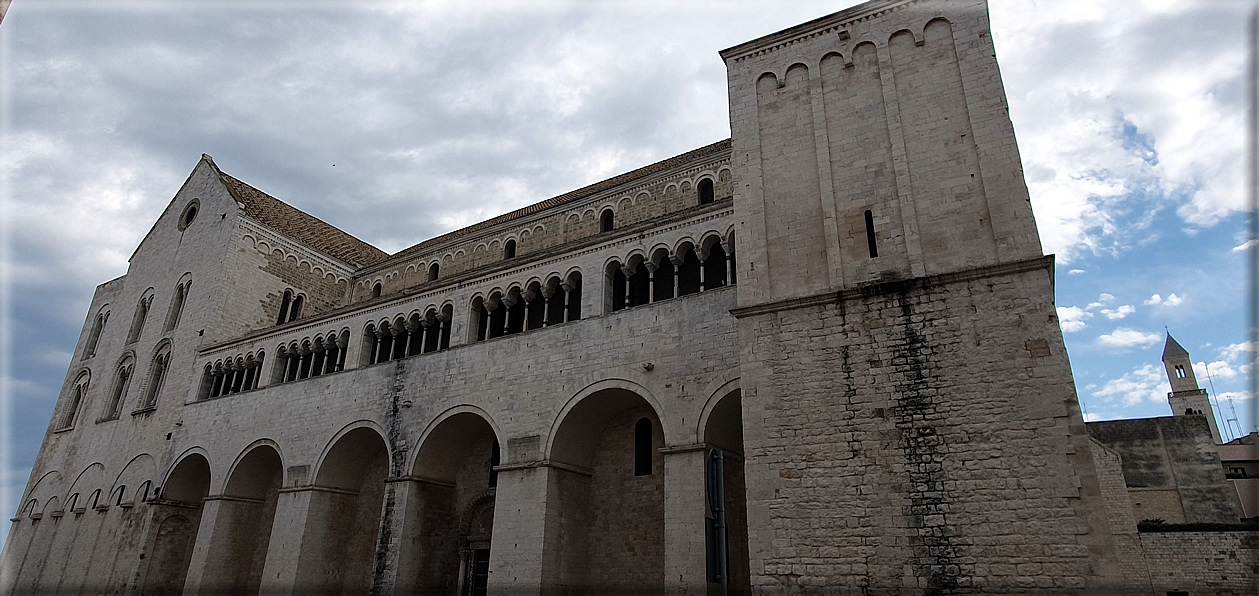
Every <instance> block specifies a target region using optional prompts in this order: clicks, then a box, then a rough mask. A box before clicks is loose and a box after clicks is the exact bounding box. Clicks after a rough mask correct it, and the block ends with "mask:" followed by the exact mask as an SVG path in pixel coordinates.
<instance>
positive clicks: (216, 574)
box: [184, 495, 264, 595]
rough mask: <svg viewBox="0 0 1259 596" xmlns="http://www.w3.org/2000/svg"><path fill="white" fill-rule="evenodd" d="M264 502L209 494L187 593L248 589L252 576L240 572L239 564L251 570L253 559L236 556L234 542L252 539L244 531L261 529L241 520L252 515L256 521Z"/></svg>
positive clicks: (190, 564) (185, 592) (186, 587)
mask: <svg viewBox="0 0 1259 596" xmlns="http://www.w3.org/2000/svg"><path fill="white" fill-rule="evenodd" d="M263 503H264V502H263V500H262V499H246V498H242V497H229V496H223V495H216V496H210V497H206V498H205V501H204V502H203V505H202V507H201V524H200V529H198V530H197V543H196V546H195V547H194V548H193V551H192V560H191V561H190V562H189V564H188V578H187V580H186V581H185V583H184V594H188V595H196V594H222V593H225V592H239V591H243V590H244V589H245V586H246V582H247V580H248V579H249V578H248V577H242V576H240V575H239V573H240V571H241V569H239V565H245V566H246V568H245V570H244V571H248V565H249V564H250V563H252V561H234V560H232V556H233V555H234V554H235V553H233V552H232V549H231V546H232V545H233V543H235V542H238V541H241V540H242V539H243V540H250V539H252V538H246V537H244V536H240V534H249V535H250V536H252V534H253V533H254V532H256V531H258V529H257V528H255V527H252V525H250V524H248V523H240V522H242V521H246V520H248V519H250V518H253V519H254V521H255V522H256V521H257V516H258V514H259V511H260V510H261V509H262V506H263ZM234 534H236V535H234Z"/></svg>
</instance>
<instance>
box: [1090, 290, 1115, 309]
mask: <svg viewBox="0 0 1259 596" xmlns="http://www.w3.org/2000/svg"><path fill="white" fill-rule="evenodd" d="M1114 301H1115V297H1114V296H1113V295H1111V294H1107V293H1105V292H1102V293H1101V294H1100V295H1098V297H1097V301H1096V302H1090V303H1089V304H1088V306H1085V307H1084V310H1097V309H1099V308H1101V307H1103V306H1106V305H1108V304H1110V303H1111V302H1114Z"/></svg>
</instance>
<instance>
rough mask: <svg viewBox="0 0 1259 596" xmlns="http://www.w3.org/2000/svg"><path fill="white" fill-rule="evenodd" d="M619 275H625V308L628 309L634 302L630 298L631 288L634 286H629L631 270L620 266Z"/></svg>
mask: <svg viewBox="0 0 1259 596" xmlns="http://www.w3.org/2000/svg"><path fill="white" fill-rule="evenodd" d="M621 273H623V274H625V308H629V307H630V305H631V304H633V302H634V301H633V298H632V297H631V296H632V288H633V287H634V286H633V284H631V283H630V277H631V275H632V274H633V271H631V270H630V269H629V268H628V267H626V266H622V267H621Z"/></svg>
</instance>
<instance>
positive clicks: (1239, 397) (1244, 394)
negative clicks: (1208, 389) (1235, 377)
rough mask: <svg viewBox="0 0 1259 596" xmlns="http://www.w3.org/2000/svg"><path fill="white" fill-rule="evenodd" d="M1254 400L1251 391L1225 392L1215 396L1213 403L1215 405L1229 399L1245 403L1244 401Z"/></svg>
mask: <svg viewBox="0 0 1259 596" xmlns="http://www.w3.org/2000/svg"><path fill="white" fill-rule="evenodd" d="M1254 398H1255V394H1254V392H1251V391H1225V392H1223V393H1221V394H1219V395H1217V396H1215V401H1216V402H1217V403H1218V402H1222V401H1224V400H1230V399H1231V400H1234V401H1245V400H1248V399H1254Z"/></svg>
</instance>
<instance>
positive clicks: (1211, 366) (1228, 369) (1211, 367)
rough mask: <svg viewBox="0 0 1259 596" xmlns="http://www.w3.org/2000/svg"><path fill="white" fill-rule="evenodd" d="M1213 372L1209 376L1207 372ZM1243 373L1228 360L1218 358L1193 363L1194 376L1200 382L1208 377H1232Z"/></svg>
mask: <svg viewBox="0 0 1259 596" xmlns="http://www.w3.org/2000/svg"><path fill="white" fill-rule="evenodd" d="M1208 371H1209V372H1210V373H1211V374H1210V375H1209V376H1208V375H1207V372H1208ZM1240 374H1242V373H1241V371H1239V370H1237V369H1235V368H1233V367H1232V365H1230V364H1229V363H1228V362H1225V361H1223V360H1217V361H1215V362H1211V363H1207V362H1198V363H1196V364H1194V365H1193V376H1195V377H1197V378H1198V381H1199V383H1201V382H1202V381H1206V380H1207V379H1232V378H1235V377H1236V376H1237V375H1240Z"/></svg>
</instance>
